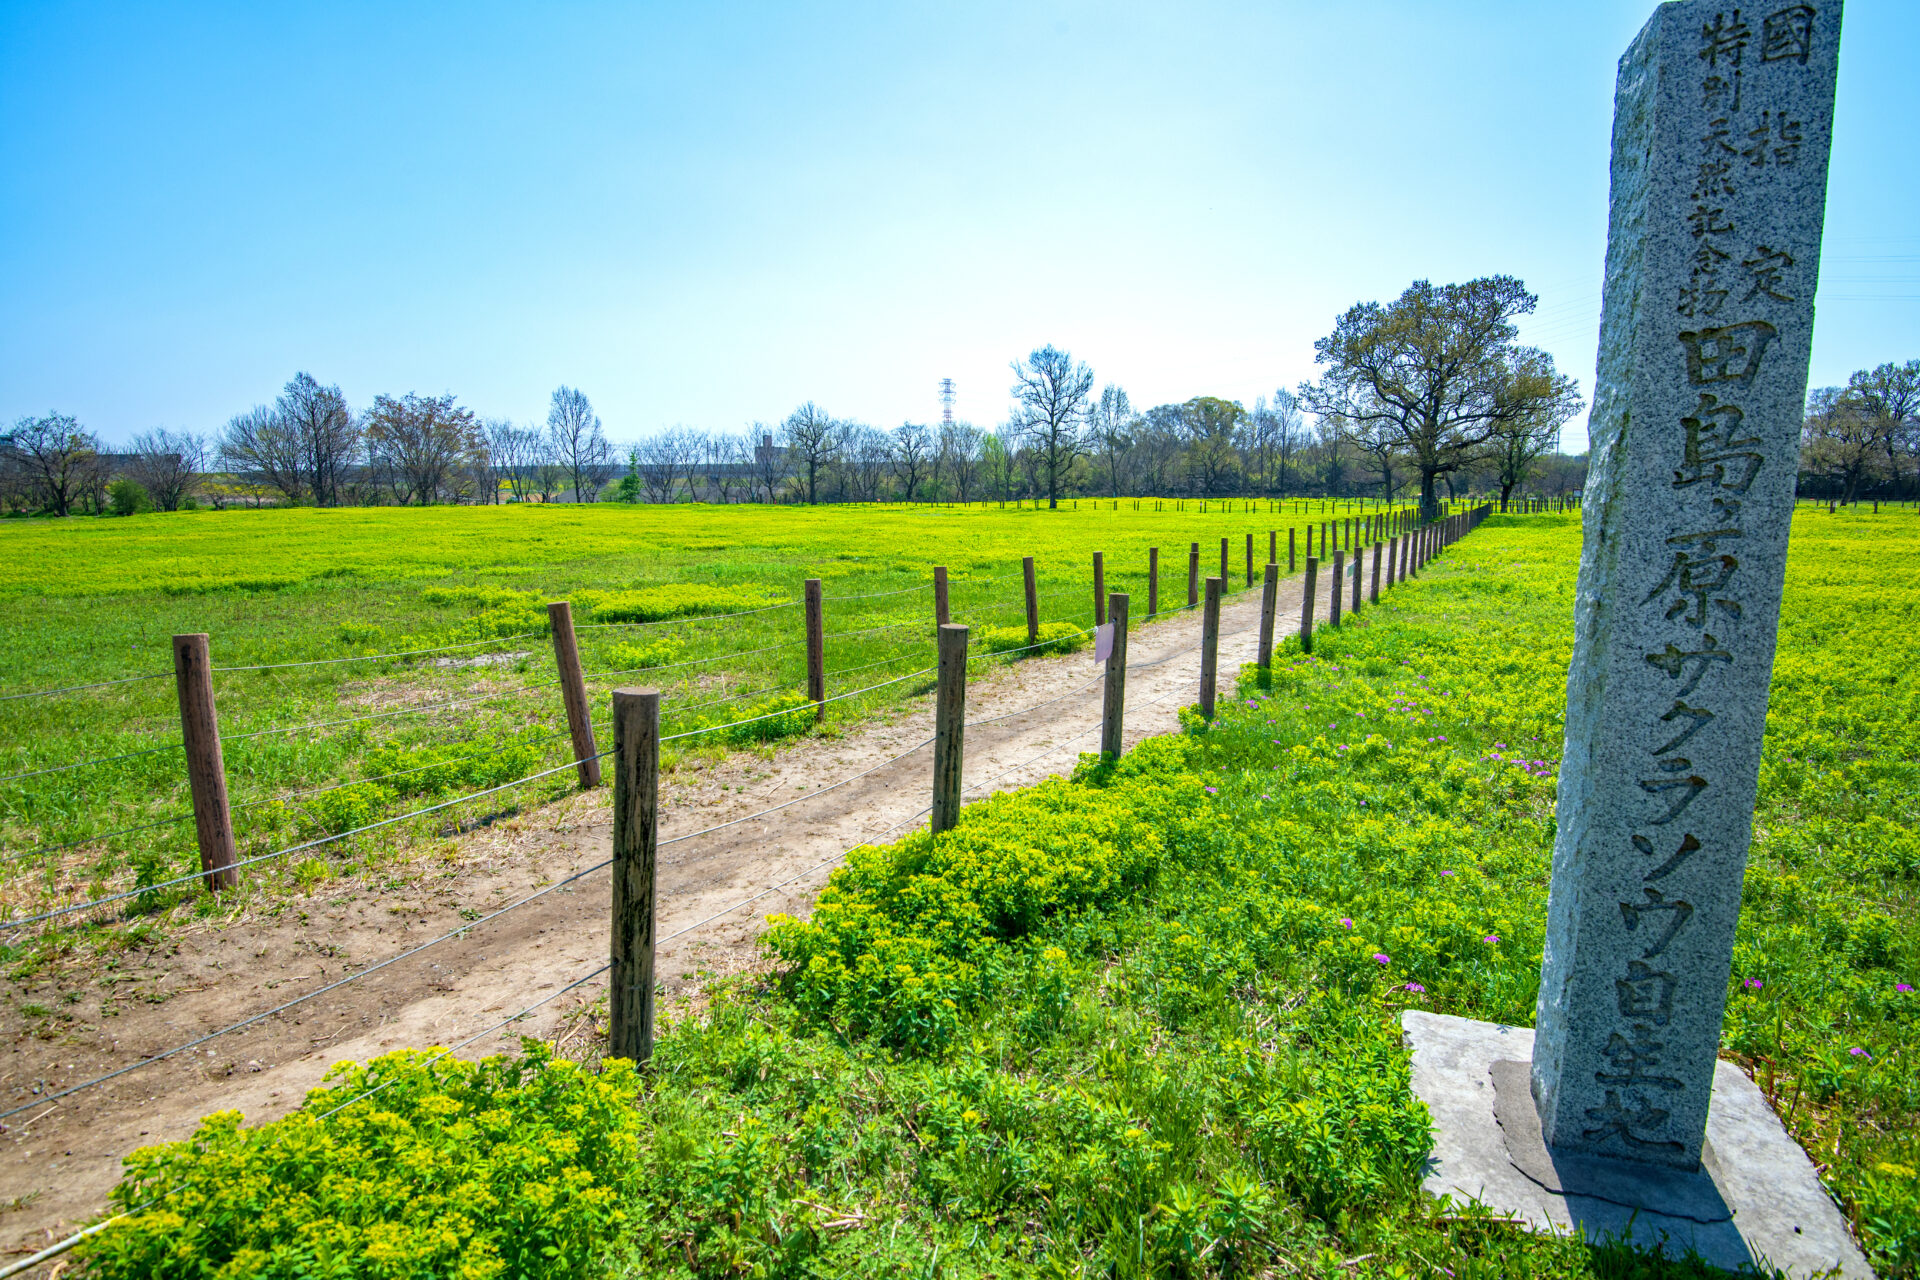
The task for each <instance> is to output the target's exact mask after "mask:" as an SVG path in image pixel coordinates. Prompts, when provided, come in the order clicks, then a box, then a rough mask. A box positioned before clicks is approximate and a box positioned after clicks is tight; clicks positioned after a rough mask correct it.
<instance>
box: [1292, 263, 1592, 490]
mask: <svg viewBox="0 0 1920 1280" xmlns="http://www.w3.org/2000/svg"><path fill="white" fill-rule="evenodd" d="M1537 302H1538V299H1537V298H1536V297H1535V296H1534V295H1533V294H1531V293H1528V292H1527V290H1526V286H1525V285H1523V284H1521V283H1520V281H1519V280H1517V279H1515V278H1514V277H1512V276H1487V277H1485V278H1483V279H1479V280H1469V281H1468V282H1467V283H1465V284H1448V285H1439V286H1435V285H1433V284H1431V283H1429V282H1428V281H1425V280H1416V281H1414V282H1413V284H1412V285H1411V286H1409V287H1408V289H1407V291H1406V292H1405V293H1403V294H1401V295H1400V296H1399V297H1398V298H1397V299H1395V300H1394V301H1393V302H1390V303H1385V304H1382V303H1378V302H1362V303H1356V304H1355V305H1354V306H1352V307H1350V308H1348V310H1347V312H1346V314H1345V315H1343V316H1341V317H1340V319H1339V320H1338V321H1337V322H1336V323H1335V325H1334V330H1333V332H1332V333H1330V334H1328V335H1327V336H1326V337H1324V338H1322V339H1320V340H1319V341H1318V342H1316V343H1314V344H1313V346H1314V352H1315V356H1314V359H1315V361H1316V362H1317V363H1319V364H1322V365H1325V366H1326V373H1325V374H1324V375H1323V376H1322V377H1321V379H1320V380H1319V381H1318V382H1305V383H1302V384H1301V385H1300V400H1301V402H1302V403H1303V404H1304V405H1305V406H1306V407H1307V408H1308V409H1309V410H1310V411H1312V412H1314V413H1317V414H1320V415H1321V416H1323V417H1337V418H1340V419H1343V420H1345V421H1346V422H1347V423H1349V424H1351V428H1350V429H1358V430H1362V431H1366V432H1370V433H1373V432H1384V433H1387V434H1389V435H1391V436H1396V437H1398V438H1399V440H1400V442H1401V446H1402V450H1403V452H1404V455H1405V457H1406V458H1407V460H1408V462H1409V463H1410V465H1411V466H1412V467H1413V469H1414V470H1416V471H1418V472H1419V475H1420V505H1421V509H1422V510H1423V511H1426V512H1428V513H1431V512H1432V511H1434V509H1435V507H1436V505H1437V503H1436V501H1435V497H1434V479H1435V477H1437V476H1442V475H1447V474H1450V473H1452V472H1455V471H1458V470H1460V469H1461V468H1462V467H1465V466H1467V465H1468V464H1470V463H1471V462H1472V461H1473V460H1474V459H1475V458H1476V457H1478V456H1479V455H1480V452H1481V449H1482V446H1484V445H1485V444H1486V443H1487V442H1488V441H1489V440H1491V439H1492V438H1493V435H1494V433H1495V432H1496V431H1497V430H1499V428H1500V427H1501V425H1502V424H1504V423H1508V422H1513V421H1515V420H1517V419H1521V418H1528V417H1538V416H1540V415H1541V414H1542V413H1547V414H1551V413H1553V412H1557V411H1559V410H1565V411H1566V413H1565V416H1571V414H1572V413H1573V412H1577V411H1578V408H1579V405H1580V398H1579V393H1578V390H1577V384H1576V383H1575V382H1574V380H1573V379H1571V378H1566V377H1562V376H1561V375H1560V374H1558V373H1557V372H1555V371H1554V367H1553V357H1551V356H1549V355H1548V354H1547V353H1546V352H1544V351H1540V350H1538V349H1536V348H1532V347H1523V346H1520V345H1519V344H1518V342H1517V341H1516V339H1517V338H1518V337H1519V330H1518V329H1516V328H1515V327H1514V324H1513V319H1514V317H1515V316H1521V315H1525V314H1527V313H1529V312H1531V311H1532V310H1533V309H1534V306H1535V305H1536V304H1537ZM1561 420H1562V421H1564V416H1563V417H1562V419H1561Z"/></svg>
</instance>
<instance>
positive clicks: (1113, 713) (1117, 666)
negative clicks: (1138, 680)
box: [1100, 591, 1127, 760]
mask: <svg viewBox="0 0 1920 1280" xmlns="http://www.w3.org/2000/svg"><path fill="white" fill-rule="evenodd" d="M1107 625H1108V626H1110V627H1112V628H1113V640H1112V642H1111V644H1110V645H1109V647H1108V649H1107V685H1106V696H1105V698H1104V699H1103V700H1102V703H1101V708H1100V754H1102V755H1104V756H1108V757H1110V758H1112V759H1115V760H1117V759H1119V758H1120V753H1121V752H1122V751H1123V750H1125V747H1124V746H1123V744H1122V742H1121V731H1122V725H1123V722H1124V721H1125V719H1126V713H1127V593H1126V592H1124V591H1116V592H1114V593H1113V594H1112V595H1111V596H1109V597H1108V598H1107Z"/></svg>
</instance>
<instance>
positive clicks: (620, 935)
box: [607, 689, 660, 1065]
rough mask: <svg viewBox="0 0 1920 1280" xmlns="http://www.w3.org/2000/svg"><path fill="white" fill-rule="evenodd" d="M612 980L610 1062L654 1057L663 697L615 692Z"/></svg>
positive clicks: (654, 692) (632, 691)
mask: <svg viewBox="0 0 1920 1280" xmlns="http://www.w3.org/2000/svg"><path fill="white" fill-rule="evenodd" d="M613 744H614V754H613V974H612V977H611V979H610V981H609V984H608V991H607V1014H608V1020H609V1021H610V1023H611V1026H610V1027H609V1029H608V1044H607V1056H608V1057H612V1058H627V1059H630V1060H632V1061H633V1062H636V1063H640V1064H642V1065H644V1064H645V1063H646V1061H647V1059H648V1058H650V1057H652V1056H653V944H654V916H655V908H656V901H655V898H656V893H657V890H658V885H657V882H656V878H655V876H656V856H657V854H658V852H659V847H660V691H659V690H658V689H615V690H614V691H613Z"/></svg>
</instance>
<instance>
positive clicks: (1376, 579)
mask: <svg viewBox="0 0 1920 1280" xmlns="http://www.w3.org/2000/svg"><path fill="white" fill-rule="evenodd" d="M1380 546H1381V544H1380V543H1378V542H1376V543H1374V544H1373V584H1372V585H1371V586H1370V587H1368V588H1367V603H1368V604H1379V603H1380Z"/></svg>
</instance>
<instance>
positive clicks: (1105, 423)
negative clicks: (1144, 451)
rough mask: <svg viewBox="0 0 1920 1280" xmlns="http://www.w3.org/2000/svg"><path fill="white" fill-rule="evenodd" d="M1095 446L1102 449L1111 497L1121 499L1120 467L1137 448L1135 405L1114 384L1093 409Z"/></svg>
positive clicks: (1103, 388) (1105, 389) (1108, 387)
mask: <svg viewBox="0 0 1920 1280" xmlns="http://www.w3.org/2000/svg"><path fill="white" fill-rule="evenodd" d="M1092 421H1093V442H1094V444H1096V445H1097V446H1099V449H1100V453H1101V460H1102V463H1103V464H1104V466H1105V468H1106V472H1107V495H1108V496H1109V497H1113V498H1117V497H1119V496H1120V463H1121V459H1123V458H1124V457H1126V454H1127V450H1129V449H1131V448H1132V447H1133V428H1134V416H1133V405H1132V403H1131V402H1130V401H1129V400H1128V399H1127V393H1126V392H1125V391H1123V390H1122V389H1121V388H1119V387H1116V386H1113V385H1111V384H1109V385H1107V386H1104V387H1102V388H1100V400H1099V402H1098V403H1097V404H1095V405H1094V406H1093V413H1092Z"/></svg>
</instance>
